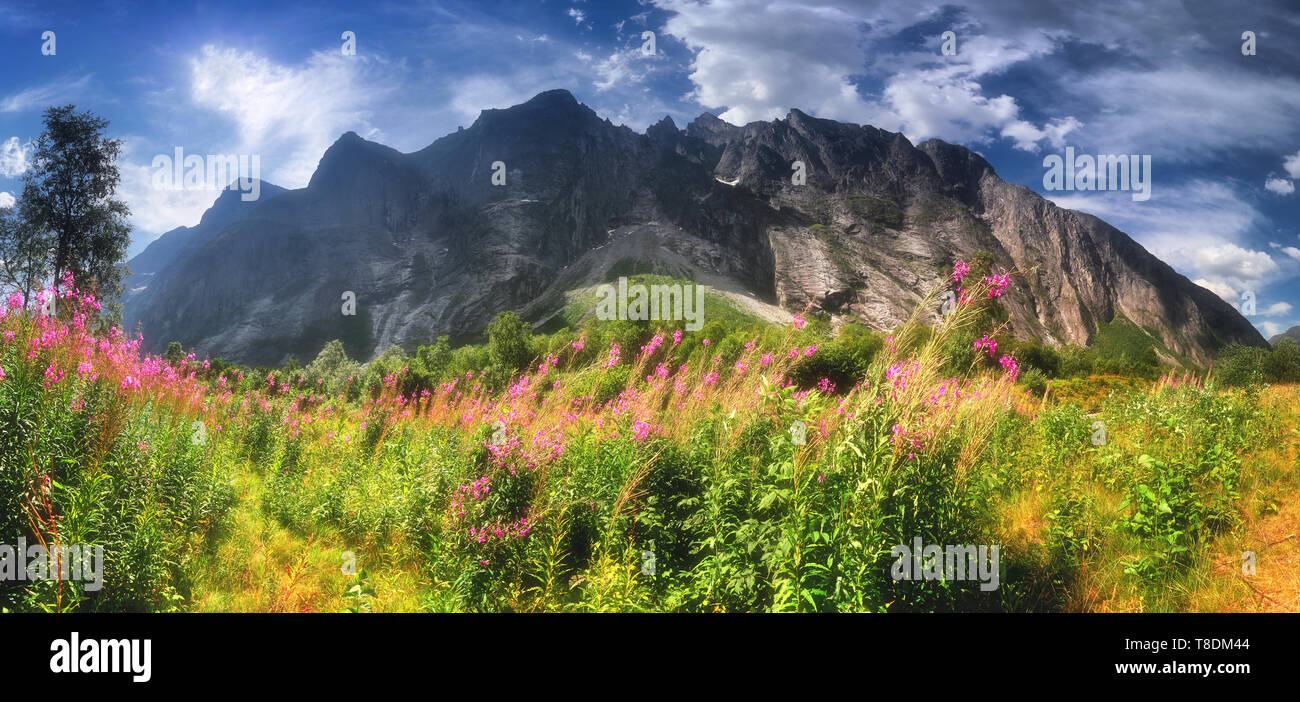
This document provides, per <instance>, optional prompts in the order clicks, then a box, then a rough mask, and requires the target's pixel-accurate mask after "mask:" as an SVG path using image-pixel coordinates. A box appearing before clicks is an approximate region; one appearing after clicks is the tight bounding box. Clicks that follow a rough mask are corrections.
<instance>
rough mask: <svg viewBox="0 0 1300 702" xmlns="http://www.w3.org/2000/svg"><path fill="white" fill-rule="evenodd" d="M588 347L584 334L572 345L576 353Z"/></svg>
mask: <svg viewBox="0 0 1300 702" xmlns="http://www.w3.org/2000/svg"><path fill="white" fill-rule="evenodd" d="M586 345H587V335H586V334H583V335H582V336H580V337H578V340H577V341H575V342H573V344H572V346H573V350H574V351H581V350H582V349H583V348H584V347H586Z"/></svg>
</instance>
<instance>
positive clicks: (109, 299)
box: [22, 105, 131, 324]
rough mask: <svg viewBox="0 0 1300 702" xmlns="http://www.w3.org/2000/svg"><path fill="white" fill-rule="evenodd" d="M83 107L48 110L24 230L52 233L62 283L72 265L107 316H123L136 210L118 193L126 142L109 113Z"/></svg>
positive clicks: (54, 264)
mask: <svg viewBox="0 0 1300 702" xmlns="http://www.w3.org/2000/svg"><path fill="white" fill-rule="evenodd" d="M75 110H76V106H74V105H65V106H63V107H51V108H49V109H48V110H46V111H45V118H44V121H45V131H44V132H42V133H41V135H40V136H39V137H38V138H37V139H36V142H35V144H34V148H33V158H32V163H31V168H30V169H29V170H28V171H27V174H26V175H25V176H24V177H23V196H22V200H23V213H24V218H25V219H26V220H27V225H28V226H27V227H26V228H25V230H24V232H25V234H26V235H29V236H36V235H37V233H38V232H48V235H49V239H50V240H49V242H48V243H49V246H50V247H51V249H52V250H51V252H50V254H51V258H50V260H49V263H50V273H52V274H53V276H54V280H55V281H56V283H57V281H59V280H61V279H62V276H63V274H64V272H71V273H72V275H73V277H74V278H75V280H76V283H77V285H78V286H79V287H82V288H83V289H89V290H93V291H94V292H95V294H96V295H97V296H98V297H99V298H100V299H101V300H102V301H103V302H104V312H103V317H104V321H105V322H106V323H110V324H111V323H115V322H116V321H117V320H118V319H119V318H120V316H121V305H120V303H117V302H115V300H116V299H117V298H118V297H119V296H120V295H121V292H122V281H123V278H124V276H125V273H126V271H125V266H124V265H123V264H122V262H123V260H124V259H125V258H126V247H127V244H128V243H129V241H130V231H131V230H130V227H129V226H128V225H127V223H126V218H127V216H128V215H130V210H129V209H128V208H127V206H126V203H124V202H122V201H121V200H118V199H116V198H115V197H114V195H115V194H116V191H117V185H118V182H119V180H120V175H119V173H118V169H117V157H118V155H119V154H120V153H121V151H122V141H121V140H120V139H109V138H107V137H105V136H104V130H105V129H106V128H107V127H108V120H105V119H102V118H99V117H96V116H94V115H93V114H91V113H90V112H76V111H75Z"/></svg>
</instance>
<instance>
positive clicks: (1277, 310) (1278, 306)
mask: <svg viewBox="0 0 1300 702" xmlns="http://www.w3.org/2000/svg"><path fill="white" fill-rule="evenodd" d="M1290 311H1291V303H1289V302H1274V303H1273V304H1271V305H1269V306H1268V307H1265V308H1264V311H1263V312H1261V313H1260V314H1263V315H1266V316H1269V317H1276V316H1278V315H1283V314H1286V313H1288V312H1290Z"/></svg>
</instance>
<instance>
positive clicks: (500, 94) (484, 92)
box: [450, 75, 538, 124]
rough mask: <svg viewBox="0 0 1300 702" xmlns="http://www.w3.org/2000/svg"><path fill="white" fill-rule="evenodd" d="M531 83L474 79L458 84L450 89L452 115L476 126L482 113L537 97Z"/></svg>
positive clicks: (464, 80)
mask: <svg viewBox="0 0 1300 702" xmlns="http://www.w3.org/2000/svg"><path fill="white" fill-rule="evenodd" d="M537 92H538V91H536V90H533V89H532V87H531V83H525V82H523V81H517V80H511V79H508V78H501V77H499V76H495V75H474V76H468V77H466V78H464V79H462V80H458V81H456V82H455V83H453V84H452V86H451V93H452V98H451V104H450V107H451V109H452V111H453V112H455V113H456V115H457V116H458V117H459V119H461V120H462V121H463V122H464V123H465V124H469V123H470V122H473V121H474V119H475V118H477V117H478V115H479V112H481V111H483V110H489V109H502V108H506V107H511V106H513V105H518V104H519V103H521V102H526V101H528V99H529V98H531V97H533V96H534V95H535V94H537Z"/></svg>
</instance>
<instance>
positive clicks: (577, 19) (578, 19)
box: [569, 7, 587, 24]
mask: <svg viewBox="0 0 1300 702" xmlns="http://www.w3.org/2000/svg"><path fill="white" fill-rule="evenodd" d="M569 16H570V17H572V18H573V23H574V24H582V21H583V20H585V19H587V16H586V15H585V14H583V12H582V10H579V9H578V8H576V7H570V8H569Z"/></svg>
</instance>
